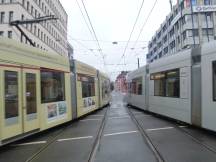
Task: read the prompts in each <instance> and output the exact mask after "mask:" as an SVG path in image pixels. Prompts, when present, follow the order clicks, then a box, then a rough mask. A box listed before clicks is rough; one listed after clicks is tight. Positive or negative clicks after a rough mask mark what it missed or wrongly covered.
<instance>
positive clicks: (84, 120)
mask: <svg viewBox="0 0 216 162" xmlns="http://www.w3.org/2000/svg"><path fill="white" fill-rule="evenodd" d="M79 121H81V122H86V121H101V119H83V120H79Z"/></svg>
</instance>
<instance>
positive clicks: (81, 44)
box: [68, 35, 98, 57]
mask: <svg viewBox="0 0 216 162" xmlns="http://www.w3.org/2000/svg"><path fill="white" fill-rule="evenodd" d="M68 36H69V39H70V35H68ZM73 41H74V42H76V43H77V44H79V45H80V46H82V47H83V48H84V49H86V50H87V51H90V52H91V53H92V54H94V55H95V56H96V57H98V56H97V54H96V53H94V52H93V51H91V50H90V49H89V48H88V47H87V46H85V45H84V44H83V43H81V42H80V41H78V40H73Z"/></svg>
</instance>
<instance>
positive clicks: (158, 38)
mask: <svg viewBox="0 0 216 162" xmlns="http://www.w3.org/2000/svg"><path fill="white" fill-rule="evenodd" d="M215 38H216V0H178V2H177V4H176V5H175V6H174V7H173V9H172V11H171V13H170V14H169V15H168V16H167V17H166V20H165V21H164V22H163V23H162V24H161V26H160V28H159V29H158V30H157V32H156V33H155V35H154V36H153V37H152V39H151V41H150V42H149V44H148V54H147V56H146V59H147V63H151V62H153V61H155V60H157V59H160V58H162V57H164V56H169V55H172V54H175V53H177V52H178V51H181V50H184V49H186V48H192V47H195V46H199V45H201V44H203V43H204V42H208V41H211V40H214V39H215Z"/></svg>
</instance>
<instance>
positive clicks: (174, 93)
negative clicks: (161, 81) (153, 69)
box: [166, 70, 180, 97]
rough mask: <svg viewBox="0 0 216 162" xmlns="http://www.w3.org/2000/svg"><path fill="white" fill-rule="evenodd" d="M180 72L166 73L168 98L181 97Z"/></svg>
mask: <svg viewBox="0 0 216 162" xmlns="http://www.w3.org/2000/svg"><path fill="white" fill-rule="evenodd" d="M179 84H180V83H179V70H172V71H168V72H167V73H166V96H167V97H179V96H180V91H179Z"/></svg>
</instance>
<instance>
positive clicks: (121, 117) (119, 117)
mask: <svg viewBox="0 0 216 162" xmlns="http://www.w3.org/2000/svg"><path fill="white" fill-rule="evenodd" d="M123 118H130V116H128V115H125V116H118V117H109V119H123Z"/></svg>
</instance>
